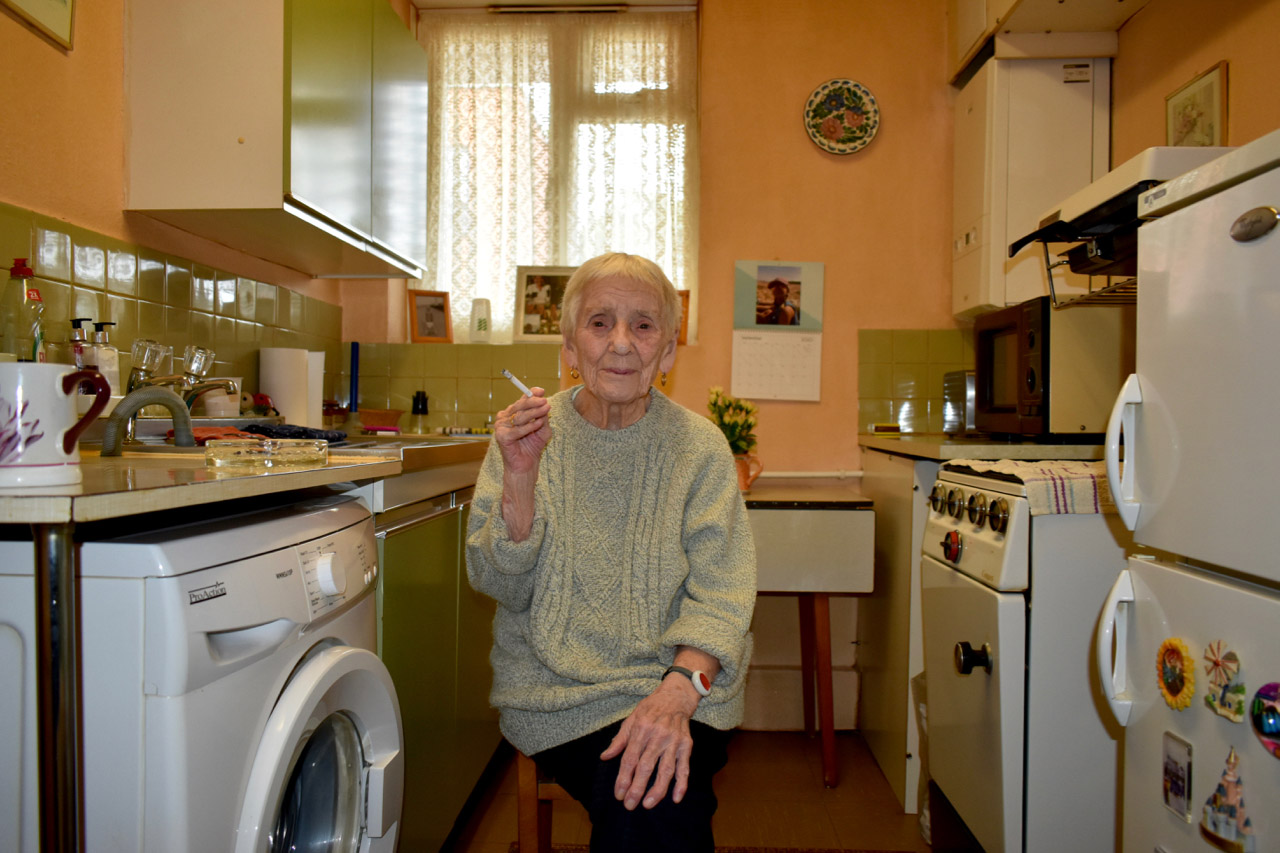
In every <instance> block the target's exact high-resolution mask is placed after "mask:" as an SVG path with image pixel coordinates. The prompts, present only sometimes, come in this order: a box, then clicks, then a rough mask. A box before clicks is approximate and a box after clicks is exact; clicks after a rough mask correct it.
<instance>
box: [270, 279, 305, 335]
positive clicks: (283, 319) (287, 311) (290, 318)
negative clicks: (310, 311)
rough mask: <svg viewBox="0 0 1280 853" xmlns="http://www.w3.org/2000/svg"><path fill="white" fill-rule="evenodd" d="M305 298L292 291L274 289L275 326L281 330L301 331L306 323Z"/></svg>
mask: <svg viewBox="0 0 1280 853" xmlns="http://www.w3.org/2000/svg"><path fill="white" fill-rule="evenodd" d="M304 298H305V297H303V295H302V294H301V293H296V292H294V291H292V290H284V289H281V288H276V299H277V300H278V301H277V304H276V325H277V326H280V327H282V328H284V327H288V328H290V329H301V328H303V327H304V324H305V323H306V314H305V309H304V304H305V303H304V302H303V300H304Z"/></svg>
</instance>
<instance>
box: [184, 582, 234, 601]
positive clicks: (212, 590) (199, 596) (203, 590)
mask: <svg viewBox="0 0 1280 853" xmlns="http://www.w3.org/2000/svg"><path fill="white" fill-rule="evenodd" d="M226 594H227V585H226V584H224V583H223V582H222V581H218V582H217V583H215V584H210V585H209V586H202V587H200V588H199V589H193V590H190V591H188V592H187V604H188V605H191V604H199V603H201V602H202V601H209V600H210V599H213V598H221V597H222V596H224V595H226Z"/></svg>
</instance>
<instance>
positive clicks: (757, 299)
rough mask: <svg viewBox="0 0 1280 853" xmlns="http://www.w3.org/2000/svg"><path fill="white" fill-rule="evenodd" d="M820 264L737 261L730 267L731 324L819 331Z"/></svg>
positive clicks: (821, 266) (820, 321) (760, 328)
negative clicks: (731, 286)
mask: <svg viewBox="0 0 1280 853" xmlns="http://www.w3.org/2000/svg"><path fill="white" fill-rule="evenodd" d="M822 274H823V265H822V264H821V263H814V262H804V261H738V262H737V263H735V264H734V269H733V327H734V328H735V329H758V330H761V331H763V330H766V329H779V330H787V331H794V332H820V331H822Z"/></svg>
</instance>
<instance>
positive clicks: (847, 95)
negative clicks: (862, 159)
mask: <svg viewBox="0 0 1280 853" xmlns="http://www.w3.org/2000/svg"><path fill="white" fill-rule="evenodd" d="M804 129H805V131H806V132H807V133H808V134H809V138H810V139H812V140H813V144H814V145H817V146H818V147H819V148H821V149H822V150H823V151H830V152H831V153H832V154H852V153H853V152H855V151H859V150H861V149H862V148H865V147H866V145H867V143H869V142H871V140H872V139H874V138H875V135H876V131H877V130H879V129H880V107H879V106H877V105H876V99H875V97H874V96H873V95H872V94H871V92H870V91H869V90H868V89H867V87H866V86H863V85H862V84H861V83H859V82H857V81H855V80H839V79H837V80H828V81H827V82H825V83H823V84H822V85H821V86H819V87H818V88H816V89H814V90H813V94H812V95H810V96H809V100H808V101H807V102H806V103H805V105H804Z"/></svg>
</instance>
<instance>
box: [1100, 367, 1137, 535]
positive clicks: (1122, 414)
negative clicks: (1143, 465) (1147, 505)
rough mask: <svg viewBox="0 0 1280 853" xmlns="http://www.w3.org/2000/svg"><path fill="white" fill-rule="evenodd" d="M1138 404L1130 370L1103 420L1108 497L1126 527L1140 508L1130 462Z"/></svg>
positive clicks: (1133, 525) (1134, 376)
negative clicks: (1104, 426)
mask: <svg viewBox="0 0 1280 853" xmlns="http://www.w3.org/2000/svg"><path fill="white" fill-rule="evenodd" d="M1141 405H1142V384H1141V383H1140V382H1139V381H1138V374H1136V373H1131V374H1129V378H1128V379H1126V380H1125V381H1124V387H1122V388H1121V389H1120V396H1118V397H1116V402H1115V405H1114V406H1112V408H1111V417H1110V418H1109V419H1108V420H1107V438H1106V459H1107V487H1108V488H1109V489H1110V490H1111V499H1112V500H1113V501H1115V505H1116V511H1117V512H1118V513H1119V514H1120V520H1121V521H1123V522H1124V526H1125V527H1127V528H1128V529H1130V530H1133V529H1135V528H1136V526H1137V524H1138V513H1139V511H1140V510H1141V509H1142V502H1141V501H1139V500H1137V499H1136V498H1135V497H1134V482H1135V480H1136V477H1137V472H1136V471H1135V470H1134V466H1135V463H1136V462H1137V453H1135V452H1134V444H1133V442H1134V438H1135V437H1136V433H1135V430H1134V419H1135V418H1136V417H1137V413H1138V407H1139V406H1141ZM1121 436H1123V437H1124V438H1125V439H1126V445H1125V454H1124V455H1125V459H1124V461H1125V464H1124V468H1123V470H1122V469H1121V467H1120V438H1121Z"/></svg>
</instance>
